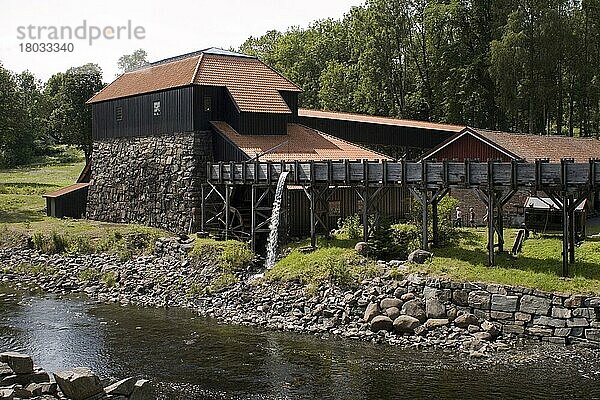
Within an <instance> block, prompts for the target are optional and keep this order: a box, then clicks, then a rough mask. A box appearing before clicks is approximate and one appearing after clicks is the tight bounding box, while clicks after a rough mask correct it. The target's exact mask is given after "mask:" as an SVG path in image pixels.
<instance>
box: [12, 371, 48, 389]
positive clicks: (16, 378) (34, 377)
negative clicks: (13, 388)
mask: <svg viewBox="0 0 600 400" xmlns="http://www.w3.org/2000/svg"><path fill="white" fill-rule="evenodd" d="M49 381H50V376H49V375H48V373H47V372H46V371H44V370H43V369H41V368H39V367H36V368H34V370H33V372H32V373H31V374H12V375H4V376H2V377H1V379H0V386H10V385H14V384H17V385H21V386H27V385H28V384H30V383H42V382H49Z"/></svg>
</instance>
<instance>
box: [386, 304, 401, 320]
mask: <svg viewBox="0 0 600 400" xmlns="http://www.w3.org/2000/svg"><path fill="white" fill-rule="evenodd" d="M384 312H385V315H387V316H388V317H390V318H391V320H392V321H393V320H395V319H396V318H398V317H399V316H400V309H399V308H398V307H390V308H386V309H385V311H384Z"/></svg>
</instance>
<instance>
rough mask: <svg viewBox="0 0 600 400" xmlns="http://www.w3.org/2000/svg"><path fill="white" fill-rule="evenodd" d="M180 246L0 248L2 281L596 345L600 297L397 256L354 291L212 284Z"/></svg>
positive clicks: (490, 344)
mask: <svg viewBox="0 0 600 400" xmlns="http://www.w3.org/2000/svg"><path fill="white" fill-rule="evenodd" d="M185 246H186V244H185V243H183V244H181V243H179V244H178V243H177V242H176V241H174V240H171V241H169V242H165V243H162V242H161V243H160V245H159V246H157V249H158V254H156V255H153V256H146V257H137V258H134V259H132V260H130V261H125V262H123V261H119V260H118V259H117V258H115V257H112V256H107V255H87V256H64V255H45V254H39V253H37V252H35V251H33V250H22V249H21V250H2V251H0V265H1V266H2V267H0V271H3V273H2V275H1V280H2V282H4V283H9V284H11V285H15V286H18V287H21V288H27V289H33V290H43V291H45V292H49V293H57V294H67V293H73V292H85V293H87V294H88V295H89V296H90V297H92V298H94V299H97V300H99V301H102V302H114V303H120V304H123V305H127V304H138V305H142V306H151V307H187V308H191V309H195V310H197V311H198V312H199V313H200V315H202V316H207V317H213V318H217V319H219V320H221V321H223V322H226V323H231V324H242V325H254V326H262V327H265V328H268V329H275V330H283V331H292V332H299V333H308V334H314V335H319V336H323V337H330V336H337V337H342V338H347V339H355V340H366V341H373V342H378V343H384V342H386V343H390V344H395V345H402V346H410V347H418V348H425V347H430V348H441V349H452V350H453V351H458V352H464V353H467V354H469V355H471V356H473V357H485V356H488V355H490V354H494V353H496V352H499V351H504V350H508V349H510V348H511V347H514V346H515V345H516V344H518V343H519V342H520V341H522V340H540V341H546V342H550V343H557V344H576V345H578V346H582V345H583V346H597V345H598V344H600V298H595V297H586V296H570V295H566V294H560V293H544V292H538V291H534V290H531V289H527V288H517V287H506V286H501V285H493V284H484V283H462V282H452V281H448V280H444V279H439V278H432V277H427V276H420V275H415V274H408V273H406V274H405V275H402V271H404V270H405V269H404V268H403V266H402V265H401V263H399V262H391V263H390V264H387V265H382V270H383V271H384V272H383V274H382V276H380V277H376V278H373V279H369V280H365V281H363V282H361V283H360V284H359V285H357V287H354V288H343V287H339V286H337V285H333V284H326V285H321V286H320V287H319V288H318V289H316V290H313V291H311V292H310V293H308V291H307V288H306V287H304V285H301V284H298V283H291V282H287V283H280V284H275V283H273V282H266V281H264V280H263V279H261V277H260V275H257V273H258V272H259V269H258V268H256V269H252V268H250V269H249V270H248V271H246V272H244V273H239V274H237V276H236V279H237V280H238V281H237V282H235V283H231V284H229V285H226V286H224V287H222V288H219V289H217V290H210V291H208V290H206V288H208V287H212V286H214V285H213V284H214V279H215V276H217V275H219V268H218V267H215V266H214V265H209V264H208V263H206V262H202V261H200V262H197V261H194V260H191V259H189V258H187V257H186V256H185V254H186V252H185ZM392 267H394V271H396V273H394V274H392V273H390V272H391V271H392V269H391V268H392ZM2 268H4V269H3V270H2ZM385 271H387V273H386V272H385ZM398 271H399V272H400V273H398ZM392 275H393V276H392ZM211 285H212V286H211Z"/></svg>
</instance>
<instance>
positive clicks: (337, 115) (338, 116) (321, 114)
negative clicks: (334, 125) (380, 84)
mask: <svg viewBox="0 0 600 400" xmlns="http://www.w3.org/2000/svg"><path fill="white" fill-rule="evenodd" d="M298 116H300V117H310V118H324V119H335V120H342V121H353V122H364V123H369V124H379V125H395V126H405V127H409V128H421V129H437V130H441V131H450V132H460V131H461V130H463V129H464V128H465V127H464V125H463V126H460V125H450V124H438V123H435V122H426V121H415V120H410V119H398V118H389V117H378V116H374V115H366V114H352V113H343V112H336V111H319V110H309V109H306V108H299V109H298Z"/></svg>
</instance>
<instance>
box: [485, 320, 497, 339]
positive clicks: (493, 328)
mask: <svg viewBox="0 0 600 400" xmlns="http://www.w3.org/2000/svg"><path fill="white" fill-rule="evenodd" d="M481 329H483V330H484V331H485V332H488V333H489V334H490V336H491V337H492V338H494V339H495V338H497V337H498V336H500V333H502V330H501V328H500V326H498V325H497V324H495V323H493V322H490V321H483V322H482V323H481Z"/></svg>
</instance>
